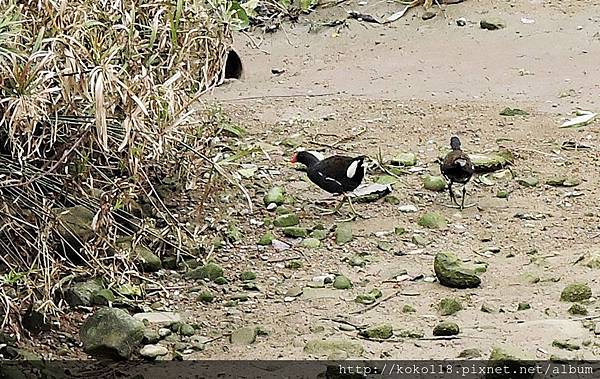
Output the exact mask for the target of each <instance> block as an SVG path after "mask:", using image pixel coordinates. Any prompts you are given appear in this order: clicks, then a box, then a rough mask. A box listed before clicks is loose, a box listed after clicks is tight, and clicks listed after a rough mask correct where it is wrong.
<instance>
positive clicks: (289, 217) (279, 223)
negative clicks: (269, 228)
mask: <svg viewBox="0 0 600 379" xmlns="http://www.w3.org/2000/svg"><path fill="white" fill-rule="evenodd" d="M299 223H300V219H299V218H298V216H296V214H294V213H288V214H284V215H281V216H278V217H277V218H276V219H275V220H274V221H273V225H275V226H276V227H280V228H285V227H286V226H295V225H298V224H299Z"/></svg>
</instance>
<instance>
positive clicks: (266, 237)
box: [258, 232, 275, 246]
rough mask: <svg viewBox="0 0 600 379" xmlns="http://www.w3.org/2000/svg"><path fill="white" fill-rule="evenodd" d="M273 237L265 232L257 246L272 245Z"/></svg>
mask: <svg viewBox="0 0 600 379" xmlns="http://www.w3.org/2000/svg"><path fill="white" fill-rule="evenodd" d="M274 239H275V236H274V235H273V233H271V232H266V233H265V234H263V236H262V237H260V239H259V240H258V244H259V245H261V246H269V245H270V244H272V243H273V240H274Z"/></svg>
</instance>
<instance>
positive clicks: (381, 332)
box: [358, 324, 394, 340]
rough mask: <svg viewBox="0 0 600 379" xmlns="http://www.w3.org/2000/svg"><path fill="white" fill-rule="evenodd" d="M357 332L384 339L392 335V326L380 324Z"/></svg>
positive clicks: (364, 335)
mask: <svg viewBox="0 0 600 379" xmlns="http://www.w3.org/2000/svg"><path fill="white" fill-rule="evenodd" d="M358 334H360V335H361V336H363V337H367V338H373V339H381V340H385V339H388V338H390V337H391V336H393V335H394V328H392V325H390V324H380V325H375V326H371V327H369V328H367V329H364V330H361V331H360V332H359V333H358Z"/></svg>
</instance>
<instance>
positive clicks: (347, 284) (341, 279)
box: [333, 275, 352, 290]
mask: <svg viewBox="0 0 600 379" xmlns="http://www.w3.org/2000/svg"><path fill="white" fill-rule="evenodd" d="M333 288H335V289H338V290H347V289H350V288H352V281H351V280H350V279H348V278H347V277H345V276H344V275H338V276H336V277H335V280H334V281H333Z"/></svg>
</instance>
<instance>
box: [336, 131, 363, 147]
mask: <svg viewBox="0 0 600 379" xmlns="http://www.w3.org/2000/svg"><path fill="white" fill-rule="evenodd" d="M366 131H367V128H363V129H362V130H361V131H360V132H358V133H356V134H353V135H351V136H347V137H344V138H341V139H339V140H338V141H337V142H335V143H334V144H333V146H334V147H335V146H336V145H339V144H340V143H342V142H347V141H350V140H353V139H354V138H356V137H359V136H360V135H362V134H364V133H365V132H366Z"/></svg>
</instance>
